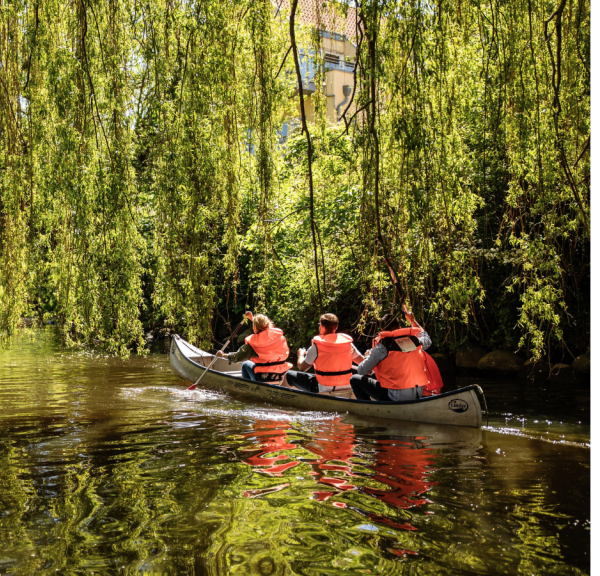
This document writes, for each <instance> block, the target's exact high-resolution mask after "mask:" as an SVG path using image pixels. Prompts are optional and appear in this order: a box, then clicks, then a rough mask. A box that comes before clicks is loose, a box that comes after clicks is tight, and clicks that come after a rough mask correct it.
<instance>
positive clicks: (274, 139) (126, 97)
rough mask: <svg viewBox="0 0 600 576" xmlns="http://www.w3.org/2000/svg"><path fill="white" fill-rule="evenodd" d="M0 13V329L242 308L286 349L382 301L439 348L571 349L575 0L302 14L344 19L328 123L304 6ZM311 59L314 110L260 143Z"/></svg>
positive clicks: (576, 190)
mask: <svg viewBox="0 0 600 576" xmlns="http://www.w3.org/2000/svg"><path fill="white" fill-rule="evenodd" d="M0 6H1V9H2V11H1V23H0V25H1V27H0V142H1V147H0V167H1V173H0V323H1V324H0V331H1V336H2V340H3V341H4V342H5V341H7V340H8V338H9V337H10V335H11V334H12V332H14V330H15V329H16V327H17V325H18V323H19V320H20V318H21V317H23V316H37V317H39V318H45V319H46V320H52V321H53V322H55V323H57V324H59V325H60V326H61V328H62V330H63V334H64V336H65V339H66V340H67V341H69V342H91V341H100V342H103V343H105V344H106V345H107V346H108V348H109V349H110V350H111V351H113V352H115V353H118V354H120V355H127V354H128V350H129V349H130V348H131V346H132V345H135V346H136V347H137V349H138V351H143V350H144V338H143V327H144V325H148V326H156V325H158V324H166V325H168V326H172V327H174V328H176V329H177V330H181V331H183V333H184V334H185V335H186V336H187V337H188V338H189V339H190V340H191V341H194V342H197V343H199V344H201V345H204V346H208V345H210V339H211V335H212V332H213V330H214V327H215V326H216V325H218V324H219V322H220V321H219V320H218V317H219V316H220V315H222V314H226V313H228V312H229V311H231V312H232V313H238V312H239V311H241V310H242V309H243V308H244V307H246V306H249V307H250V306H253V307H255V308H256V309H261V310H267V311H268V312H269V314H271V315H272V316H274V317H275V318H276V320H277V321H278V322H279V324H280V325H282V326H283V327H284V328H286V329H287V330H291V331H292V338H294V337H295V338H297V339H300V338H302V337H304V336H307V335H311V332H312V330H311V328H310V327H309V326H308V325H307V324H306V322H304V321H305V320H309V319H311V318H313V317H316V316H318V314H319V313H321V312H322V311H324V310H325V309H327V310H333V311H336V312H337V313H339V314H340V315H342V316H343V317H344V318H345V320H344V323H345V324H346V325H349V324H351V323H352V324H354V325H355V326H356V327H358V329H359V330H363V329H369V328H368V326H369V323H370V322H371V321H372V320H373V318H376V317H377V316H379V315H380V314H381V313H382V312H383V311H384V310H387V309H389V308H390V307H391V308H393V309H397V307H398V306H399V305H400V304H401V302H402V301H404V300H407V301H409V302H410V303H411V305H412V306H413V307H414V308H415V310H418V313H419V315H420V317H421V318H423V320H424V321H425V322H426V323H428V329H429V330H430V332H432V333H434V334H435V335H436V338H437V341H438V342H439V343H440V344H441V343H443V342H445V343H446V345H447V346H454V345H456V344H457V343H459V342H461V341H465V340H467V339H470V340H474V339H478V340H480V341H484V342H487V343H494V344H510V345H520V346H526V347H528V348H529V349H530V350H531V353H532V354H533V355H534V356H540V355H541V354H543V353H544V352H545V351H548V350H549V349H550V348H551V347H552V346H554V345H556V344H566V345H568V346H572V347H574V348H575V349H576V350H581V349H584V348H585V347H586V346H587V344H586V342H587V338H588V336H589V318H588V317H587V313H588V311H589V307H588V304H587V297H588V294H589V239H590V211H589V198H590V188H589V181H590V180H589V178H590V158H589V147H590V97H589V95H590V59H589V35H590V4H589V1H588V0H557V2H556V3H555V5H550V4H548V3H547V2H541V1H539V0H517V1H515V2H509V3H506V2H500V1H498V0H489V1H487V2H483V3H481V2H480V3H473V2H465V1H462V0H454V1H451V2H423V1H422V0H402V1H400V0H384V1H381V0H362V1H360V2H356V3H355V4H353V5H349V4H347V3H345V2H341V1H340V2H333V1H330V2H329V3H327V4H325V5H323V6H321V4H319V6H318V7H317V8H318V9H317V13H318V14H319V19H320V18H321V16H320V14H321V12H320V11H321V10H323V11H328V10H329V11H336V12H337V13H338V14H339V15H340V18H344V17H346V16H347V17H348V18H351V19H354V20H355V22H356V27H357V35H356V38H354V42H355V44H356V46H357V50H358V53H357V62H356V73H355V82H356V85H355V90H354V92H353V94H352V97H351V101H350V103H349V104H348V106H347V107H346V109H345V111H344V114H343V120H342V122H341V123H340V124H335V123H330V124H328V123H327V121H326V119H325V115H324V109H325V108H324V106H325V104H324V100H323V98H324V97H323V95H322V92H321V91H320V90H321V88H320V86H321V83H322V81H323V78H324V74H325V73H324V70H323V69H322V67H321V66H322V65H323V58H322V56H323V55H322V53H320V50H321V48H322V45H321V42H320V37H319V35H318V34H316V33H315V31H314V30H310V29H309V28H306V27H302V26H301V25H300V24H299V22H298V20H297V18H295V16H296V15H297V14H298V13H301V11H302V10H303V7H305V6H306V3H302V2H300V3H298V2H297V1H292V2H289V3H284V4H281V3H279V2H277V3H276V4H275V5H274V4H273V3H271V2H270V1H268V0H259V1H255V2H252V1H249V0H244V1H242V0H235V1H233V0H231V1H229V2H222V1H217V0H204V1H202V2H177V1H173V0H153V1H152V2H150V1H143V0H110V1H108V2H97V1H94V0H73V1H70V2H67V3H60V2H56V1H55V0H46V1H45V2H40V1H39V0H34V1H32V2H19V1H16V2H0ZM290 16H293V17H292V18H290ZM294 45H295V47H294ZM310 48H312V51H313V60H314V61H315V65H316V68H317V74H316V79H317V84H318V87H317V88H318V89H317V93H316V94H315V96H314V104H315V109H316V123H315V124H310V123H309V122H302V121H300V122H298V124H299V126H300V128H299V129H298V130H297V131H296V133H295V134H294V135H292V136H291V137H290V138H289V139H288V140H287V142H283V141H282V140H281V139H280V138H279V136H278V134H277V131H278V130H279V129H280V128H281V126H282V125H283V123H284V122H285V121H289V120H290V118H292V117H296V118H298V117H301V114H300V109H299V103H300V99H301V98H303V97H302V96H301V92H299V91H298V86H299V80H298V75H297V74H299V73H300V60H301V58H302V57H303V54H304V57H306V55H307V54H308V50H309V49H310ZM290 51H291V52H292V57H288V56H289V54H290ZM305 119H306V118H305ZM384 258H387V259H388V260H389V262H390V264H391V266H392V270H393V271H394V274H395V275H396V277H397V280H398V284H397V289H396V290H394V287H393V286H394V284H393V282H392V278H391V277H390V275H388V268H387V266H386V265H385V264H384ZM575 323H577V326H575ZM516 325H518V326H519V327H520V329H519V330H514V327H515V326H516Z"/></svg>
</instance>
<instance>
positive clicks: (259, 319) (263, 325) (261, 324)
mask: <svg viewBox="0 0 600 576" xmlns="http://www.w3.org/2000/svg"><path fill="white" fill-rule="evenodd" d="M272 325H273V323H272V322H271V321H270V320H269V319H268V318H267V317H266V316H265V315H264V314H257V315H256V316H254V317H253V318H252V328H253V330H254V333H255V334H260V332H264V331H265V330H266V329H267V328H269V327H270V326H272Z"/></svg>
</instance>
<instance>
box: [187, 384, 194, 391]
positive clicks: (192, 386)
mask: <svg viewBox="0 0 600 576" xmlns="http://www.w3.org/2000/svg"><path fill="white" fill-rule="evenodd" d="M195 389H196V385H195V384H192V385H191V386H190V387H189V388H186V390H195Z"/></svg>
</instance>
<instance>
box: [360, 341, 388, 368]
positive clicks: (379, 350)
mask: <svg viewBox="0 0 600 576" xmlns="http://www.w3.org/2000/svg"><path fill="white" fill-rule="evenodd" d="M387 355H388V351H387V348H386V347H385V346H384V345H383V344H382V343H381V342H380V343H379V344H377V346H375V348H373V350H371V353H370V354H369V356H368V357H367V358H365V359H364V360H363V361H362V362H361V363H360V364H359V365H358V368H357V369H356V372H357V373H358V374H359V375H360V376H366V375H367V374H370V373H371V372H372V371H373V369H374V368H375V366H377V364H379V363H380V362H381V361H382V360H384V359H385V358H386V357H387Z"/></svg>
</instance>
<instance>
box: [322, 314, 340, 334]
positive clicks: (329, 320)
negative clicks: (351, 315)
mask: <svg viewBox="0 0 600 576" xmlns="http://www.w3.org/2000/svg"><path fill="white" fill-rule="evenodd" d="M319 322H321V326H323V328H325V331H326V332H327V334H331V333H332V332H333V331H334V330H336V329H337V327H338V326H339V325H340V321H339V320H338V317H337V316H336V315H335V314H323V316H321V319H320V320H319Z"/></svg>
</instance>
